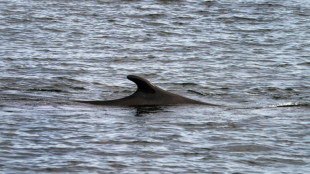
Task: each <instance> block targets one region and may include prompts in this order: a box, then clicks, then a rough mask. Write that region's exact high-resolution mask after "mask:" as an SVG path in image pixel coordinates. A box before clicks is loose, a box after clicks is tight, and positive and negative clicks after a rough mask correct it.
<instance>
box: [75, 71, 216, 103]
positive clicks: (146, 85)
mask: <svg viewBox="0 0 310 174" xmlns="http://www.w3.org/2000/svg"><path fill="white" fill-rule="evenodd" d="M127 78H128V79H129V80H131V81H133V82H134V83H135V84H136V85H137V90H136V91H135V92H134V93H133V94H132V95H130V96H127V97H124V98H121V99H116V100H105V101H76V102H80V103H86V104H92V105H103V106H168V105H185V104H195V105H209V106H218V105H215V104H210V103H205V102H202V101H197V100H193V99H190V98H187V97H183V96H181V95H178V94H174V93H171V92H168V91H166V90H163V89H161V88H159V87H157V86H156V85H154V84H153V83H151V82H150V81H148V80H147V79H145V78H143V77H141V76H136V75H128V76H127Z"/></svg>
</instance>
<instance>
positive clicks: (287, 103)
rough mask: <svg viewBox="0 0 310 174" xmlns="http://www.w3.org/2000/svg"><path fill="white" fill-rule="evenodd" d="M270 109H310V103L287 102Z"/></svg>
mask: <svg viewBox="0 0 310 174" xmlns="http://www.w3.org/2000/svg"><path fill="white" fill-rule="evenodd" d="M269 106H270V107H309V106H310V103H302V102H286V103H280V104H275V105H269Z"/></svg>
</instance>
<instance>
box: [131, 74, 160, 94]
mask: <svg viewBox="0 0 310 174" xmlns="http://www.w3.org/2000/svg"><path fill="white" fill-rule="evenodd" d="M127 78H128V79H129V80H131V81H133V82H134V83H135V84H136V85H137V86H138V89H137V92H143V93H155V92H156V86H155V85H153V84H152V83H151V82H149V81H148V80H146V79H144V78H142V77H139V76H135V75H128V76H127Z"/></svg>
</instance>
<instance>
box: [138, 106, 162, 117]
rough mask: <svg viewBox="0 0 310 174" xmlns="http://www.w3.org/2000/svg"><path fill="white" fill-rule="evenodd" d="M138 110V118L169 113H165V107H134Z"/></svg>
mask: <svg viewBox="0 0 310 174" xmlns="http://www.w3.org/2000/svg"><path fill="white" fill-rule="evenodd" d="M133 108H135V109H136V114H135V116H136V117H143V116H145V115H150V114H152V113H156V114H157V113H161V112H167V111H165V107H164V106H136V107H133Z"/></svg>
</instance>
